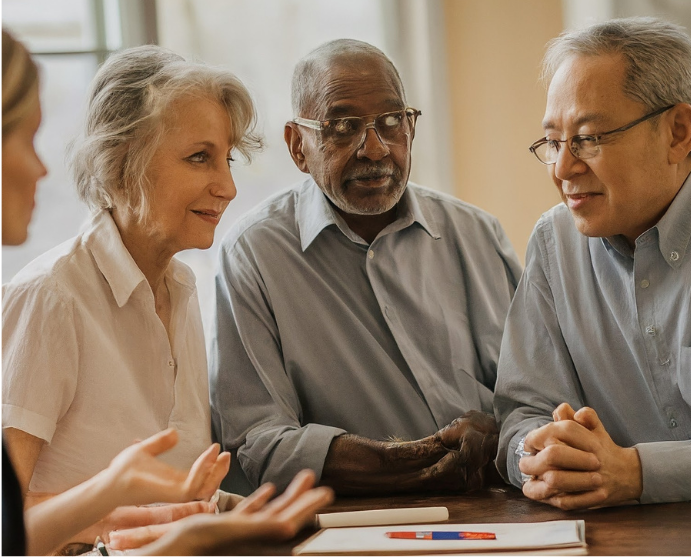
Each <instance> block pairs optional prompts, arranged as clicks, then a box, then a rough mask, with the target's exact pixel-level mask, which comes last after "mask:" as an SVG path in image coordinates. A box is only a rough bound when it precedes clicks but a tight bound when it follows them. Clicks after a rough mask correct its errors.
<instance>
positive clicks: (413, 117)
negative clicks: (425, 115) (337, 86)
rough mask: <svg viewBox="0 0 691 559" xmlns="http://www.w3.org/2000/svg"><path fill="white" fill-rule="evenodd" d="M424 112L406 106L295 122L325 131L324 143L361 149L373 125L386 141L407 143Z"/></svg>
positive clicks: (392, 143)
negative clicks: (341, 116) (390, 109)
mask: <svg viewBox="0 0 691 559" xmlns="http://www.w3.org/2000/svg"><path fill="white" fill-rule="evenodd" d="M421 114H422V111H418V110H417V109H413V108H412V107H406V108H405V109H401V110H398V111H390V112H387V113H381V114H378V115H365V116H347V117H343V118H332V119H329V120H311V119H308V118H302V117H295V118H294V119H293V122H294V123H295V124H298V125H300V126H306V127H307V128H312V129H314V130H319V131H320V132H321V137H322V142H324V143H331V144H333V145H335V146H339V147H348V146H353V145H355V144H357V147H358V148H359V147H360V146H361V145H362V144H363V142H364V141H365V135H366V134H367V130H368V129H369V128H373V129H374V131H375V132H376V133H377V136H379V139H380V140H381V142H382V143H384V144H387V145H401V144H404V143H406V142H407V140H408V138H409V137H410V133H411V132H412V131H413V130H414V129H415V123H416V122H417V117H419V116H420V115H421Z"/></svg>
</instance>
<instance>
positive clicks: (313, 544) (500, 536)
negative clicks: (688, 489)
mask: <svg viewBox="0 0 691 559" xmlns="http://www.w3.org/2000/svg"><path fill="white" fill-rule="evenodd" d="M435 530H437V531H438V530H443V531H445V532H491V533H494V534H495V536H496V539H494V540H415V539H392V538H389V537H387V536H386V533H387V532H396V531H416V532H422V531H435ZM585 548H586V543H585V522H584V521H583V520H557V521H552V522H532V523H520V522H516V523H502V524H415V525H410V524H408V525H405V526H368V527H364V528H328V529H326V530H322V531H321V532H319V533H317V534H315V535H314V536H313V537H312V538H310V539H308V540H307V541H306V542H304V543H302V544H301V545H299V546H298V547H296V548H295V549H294V550H293V554H295V555H341V554H343V555H353V554H364V555H376V554H387V555H388V554H394V555H406V554H414V555H420V554H423V555H424V554H428V553H449V552H455V553H458V552H469V553H497V552H500V553H502V552H515V551H528V550H530V551H536V552H537V551H541V550H554V551H555V552H556V551H557V550H562V552H566V553H569V554H571V553H574V552H575V553H579V551H580V552H585Z"/></svg>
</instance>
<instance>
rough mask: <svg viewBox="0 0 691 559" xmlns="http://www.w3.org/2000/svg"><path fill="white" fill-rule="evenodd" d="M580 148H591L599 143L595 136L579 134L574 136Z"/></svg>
mask: <svg viewBox="0 0 691 559" xmlns="http://www.w3.org/2000/svg"><path fill="white" fill-rule="evenodd" d="M574 139H575V141H576V143H577V144H578V147H579V148H590V147H594V146H596V145H597V138H595V136H577V137H576V138H574Z"/></svg>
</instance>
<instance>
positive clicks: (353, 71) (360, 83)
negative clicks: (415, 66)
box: [313, 55, 404, 113]
mask: <svg viewBox="0 0 691 559" xmlns="http://www.w3.org/2000/svg"><path fill="white" fill-rule="evenodd" d="M313 89H314V97H313V99H314V101H315V104H316V105H317V106H318V107H319V108H321V109H323V110H329V111H335V112H339V113H340V112H345V111H347V110H348V109H352V108H355V107H354V105H355V104H356V103H357V100H358V99H360V98H364V97H368V96H380V97H385V98H387V99H388V103H389V105H390V106H391V107H392V110H394V109H397V108H399V107H400V106H401V105H402V104H403V103H404V101H403V92H402V89H401V84H400V82H399V80H398V78H397V76H396V75H395V74H394V72H393V68H392V67H391V66H390V64H388V63H387V61H385V60H383V59H381V58H380V57H375V56H371V55H370V56H363V55H358V56H352V57H345V58H343V57H341V58H337V59H333V60H331V61H328V62H327V63H326V64H324V65H323V66H322V68H321V71H320V72H319V74H318V75H317V77H316V79H315V80H314V83H313Z"/></svg>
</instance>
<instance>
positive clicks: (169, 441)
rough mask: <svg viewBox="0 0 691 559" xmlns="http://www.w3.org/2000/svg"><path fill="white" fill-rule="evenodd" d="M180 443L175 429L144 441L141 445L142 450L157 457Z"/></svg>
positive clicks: (159, 433) (167, 430) (161, 432)
mask: <svg viewBox="0 0 691 559" xmlns="http://www.w3.org/2000/svg"><path fill="white" fill-rule="evenodd" d="M177 443H178V432H177V431H176V430H175V429H173V428H172V427H171V428H170V429H166V430H165V431H160V432H158V433H156V434H155V435H152V436H151V437H149V438H148V439H144V440H143V441H142V442H141V443H139V444H140V445H141V448H142V450H144V451H146V452H148V453H149V454H151V455H152V456H157V455H159V454H161V453H162V452H165V451H166V450H170V449H171V448H173V447H174V446H175V445H176V444H177Z"/></svg>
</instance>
